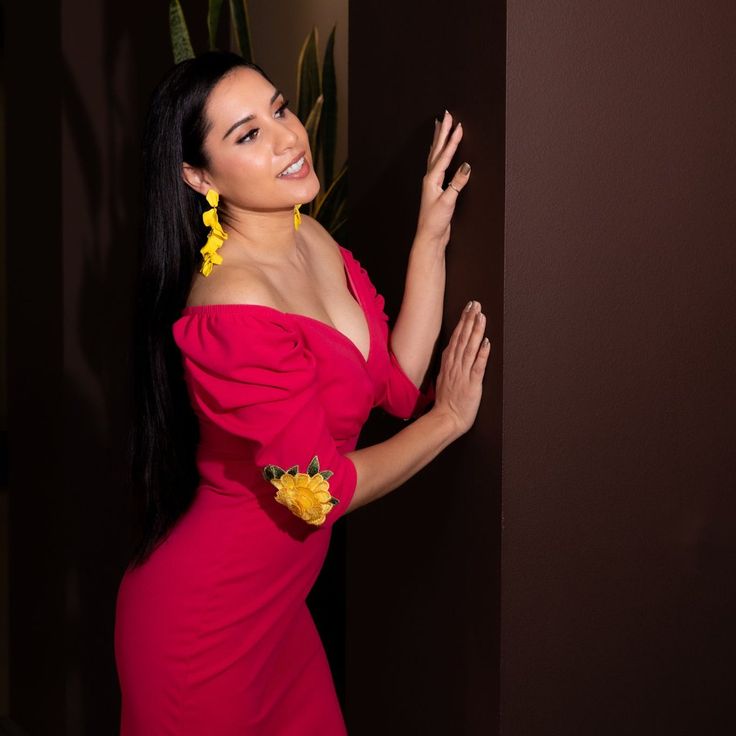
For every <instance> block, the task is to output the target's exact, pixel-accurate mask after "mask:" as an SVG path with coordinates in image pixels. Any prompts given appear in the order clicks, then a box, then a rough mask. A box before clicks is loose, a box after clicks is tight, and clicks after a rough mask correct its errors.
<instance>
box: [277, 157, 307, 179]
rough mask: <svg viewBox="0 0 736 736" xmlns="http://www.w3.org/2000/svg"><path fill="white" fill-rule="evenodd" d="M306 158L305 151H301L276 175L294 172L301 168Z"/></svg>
mask: <svg viewBox="0 0 736 736" xmlns="http://www.w3.org/2000/svg"><path fill="white" fill-rule="evenodd" d="M306 160H307V155H306V153H302V154H301V155H300V156H298V157H297V158H295V159H294V160H293V161H292V162H291V163H290V164H289V165H288V166H287V167H286V168H285V169H284V170H283V171H282V172H281V173H280V174H278V176H284V175H285V174H286V175H288V174H295V173H296V172H297V171H299V170H300V169H301V168H302V166H304V164H305V163H306Z"/></svg>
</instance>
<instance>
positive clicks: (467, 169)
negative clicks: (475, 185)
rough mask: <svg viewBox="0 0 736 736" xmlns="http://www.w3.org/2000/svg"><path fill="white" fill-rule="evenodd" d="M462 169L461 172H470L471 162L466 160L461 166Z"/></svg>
mask: <svg viewBox="0 0 736 736" xmlns="http://www.w3.org/2000/svg"><path fill="white" fill-rule="evenodd" d="M460 171H461V172H462V173H463V174H467V173H468V172H469V171H470V164H469V163H468V162H467V161H466V162H465V163H464V164H463V165H462V166H461V167H460Z"/></svg>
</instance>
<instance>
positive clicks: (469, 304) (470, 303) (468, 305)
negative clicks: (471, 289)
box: [465, 299, 473, 312]
mask: <svg viewBox="0 0 736 736" xmlns="http://www.w3.org/2000/svg"><path fill="white" fill-rule="evenodd" d="M472 306H473V300H472V299H471V300H470V301H469V302H468V303H467V304H466V305H465V311H466V312H469V311H470V307H472Z"/></svg>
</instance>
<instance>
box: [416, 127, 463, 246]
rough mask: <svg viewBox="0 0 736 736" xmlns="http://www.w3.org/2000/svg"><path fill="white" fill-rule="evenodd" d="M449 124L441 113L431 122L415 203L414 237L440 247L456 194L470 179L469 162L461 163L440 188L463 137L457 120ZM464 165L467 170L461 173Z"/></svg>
mask: <svg viewBox="0 0 736 736" xmlns="http://www.w3.org/2000/svg"><path fill="white" fill-rule="evenodd" d="M451 127H452V115H450V113H449V112H447V113H445V117H444V119H443V120H442V121H441V122H436V121H435V125H434V139H433V141H432V145H431V146H430V147H429V156H428V157H427V173H426V174H425V175H424V177H423V179H422V201H421V204H420V205H419V221H418V224H417V237H418V238H422V239H427V240H430V241H432V242H436V243H439V244H440V245H441V246H442V247H444V246H445V245H447V243H448V241H449V240H450V222H451V220H452V215H453V213H454V212H455V202H456V201H457V197H458V193H459V192H460V191H461V190H462V188H463V187H464V186H465V185H466V184H467V183H468V180H469V179H470V164H467V163H464V164H463V165H462V166H460V167H459V168H458V169H457V171H456V172H455V176H453V178H452V181H451V182H450V183H449V184H448V185H447V188H446V189H443V188H442V183H443V182H444V180H445V172H446V171H447V167H448V166H449V165H450V161H451V160H452V157H453V156H454V155H455V151H456V150H457V146H458V144H459V143H460V139H461V138H462V137H463V127H462V124H461V123H458V124H457V125H456V126H455V130H453V131H452V133H450V128H451ZM464 167H466V168H467V171H466V172H463V168H464Z"/></svg>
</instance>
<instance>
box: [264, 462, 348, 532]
mask: <svg viewBox="0 0 736 736" xmlns="http://www.w3.org/2000/svg"><path fill="white" fill-rule="evenodd" d="M262 472H263V477H264V478H265V479H266V480H267V481H269V482H270V483H272V484H273V485H274V486H276V488H277V489H278V490H277V492H276V495H275V496H274V498H275V499H276V501H278V502H279V503H280V504H283V505H284V506H286V508H287V509H289V511H291V512H292V513H293V514H296V516H298V517H299V518H300V519H304V521H306V522H307V524H313V525H314V526H319V525H320V524H324V522H325V517H326V516H327V514H329V513H330V511H332V508H333V506H335V504H338V503H340V500H339V499H337V498H335V497H334V496H332V495H331V494H330V491H329V488H330V484H329V483H328V482H327V479H328V478H329V477H330V476H332V475H333V472H332V471H331V470H322V471H320V469H319V459H318V458H317V456H316V455H315V456H314V457H313V458H312V461H311V462H310V463H309V466H308V467H307V472H306V473H300V472H299V466H298V465H294V466H292V467H291V468H289V469H288V470H284V469H283V468H280V467H279V466H278V465H266V466H265V467H264V468H263V471H262Z"/></svg>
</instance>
